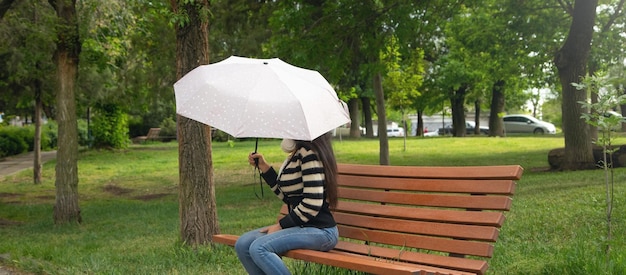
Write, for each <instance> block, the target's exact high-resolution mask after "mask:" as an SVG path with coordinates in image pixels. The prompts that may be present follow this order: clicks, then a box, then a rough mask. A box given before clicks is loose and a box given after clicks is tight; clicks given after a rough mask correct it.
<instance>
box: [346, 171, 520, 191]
mask: <svg viewBox="0 0 626 275" xmlns="http://www.w3.org/2000/svg"><path fill="white" fill-rule="evenodd" d="M338 181H339V182H341V186H345V187H359V188H376V189H391V190H406V191H424V192H447V193H468V194H502V195H512V194H513V193H514V192H515V182H514V181H512V180H489V181H485V180H438V179H415V178H380V177H378V178H374V177H371V176H355V175H339V177H338Z"/></svg>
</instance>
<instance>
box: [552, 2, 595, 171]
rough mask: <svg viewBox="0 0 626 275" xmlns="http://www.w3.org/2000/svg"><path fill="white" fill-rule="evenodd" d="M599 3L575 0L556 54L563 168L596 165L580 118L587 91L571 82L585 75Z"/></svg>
mask: <svg viewBox="0 0 626 275" xmlns="http://www.w3.org/2000/svg"><path fill="white" fill-rule="evenodd" d="M597 6H598V0H576V1H575V4H574V11H573V20H572V25H571V27H570V30H569V34H568V37H567V39H566V40H565V44H564V45H563V47H562V48H561V49H560V50H559V51H558V52H557V53H556V55H555V57H554V64H555V65H556V67H557V69H558V72H559V79H560V81H561V86H562V90H563V103H562V105H561V111H562V115H563V135H564V137H565V152H564V162H563V166H562V168H563V169H564V170H579V169H589V168H593V167H594V166H595V163H594V160H593V152H592V143H591V138H590V133H589V127H588V125H587V124H586V123H585V121H584V120H582V119H581V118H580V117H581V114H582V113H583V112H585V111H586V110H584V108H583V107H582V106H581V105H580V103H578V102H584V101H586V100H587V94H586V91H584V90H583V91H579V90H577V89H576V88H575V87H574V86H572V83H580V82H581V79H582V78H583V77H584V76H585V74H586V69H587V68H586V64H587V58H588V57H589V52H590V49H591V39H592V36H593V26H594V22H595V16H596V7H597Z"/></svg>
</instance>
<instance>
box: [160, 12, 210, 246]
mask: <svg viewBox="0 0 626 275" xmlns="http://www.w3.org/2000/svg"><path fill="white" fill-rule="evenodd" d="M172 8H173V10H174V13H177V14H185V15H186V16H188V19H189V20H188V21H187V23H186V24H184V26H181V25H178V24H177V27H176V75H177V79H180V78H181V77H183V76H184V75H185V74H186V73H188V72H189V71H191V70H193V69H194V68H196V67H198V66H200V65H205V64H208V63H209V38H208V37H209V36H208V26H209V24H208V21H207V19H206V18H205V17H204V16H203V15H204V14H206V13H208V11H207V10H208V8H209V3H208V1H207V0H202V1H195V2H192V1H180V0H179V1H172ZM179 9H180V11H178V10H179ZM178 138H179V140H178V165H179V194H178V199H179V214H180V235H181V240H182V241H183V242H184V243H185V244H187V245H190V246H194V247H195V246H197V245H201V244H207V243H209V242H211V238H212V236H213V235H214V234H218V233H219V225H218V221H217V206H216V203H215V185H214V181H213V158H212V155H211V127H210V126H207V125H205V124H202V123H200V122H197V121H195V120H191V119H188V118H186V117H182V116H178Z"/></svg>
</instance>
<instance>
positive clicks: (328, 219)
mask: <svg viewBox="0 0 626 275" xmlns="http://www.w3.org/2000/svg"><path fill="white" fill-rule="evenodd" d="M307 147H308V146H304V147H301V148H299V149H298V150H296V152H295V153H294V154H292V156H291V157H290V158H288V159H287V160H286V161H285V163H284V164H283V166H282V169H281V172H280V174H279V173H276V170H274V168H270V169H269V170H268V171H266V172H265V173H263V179H265V181H266V182H267V184H268V185H269V186H270V187H271V189H272V191H274V194H276V196H278V198H280V199H281V200H282V201H283V202H285V203H286V204H287V205H289V215H286V216H285V217H283V218H282V219H280V221H279V223H280V226H281V227H282V228H289V227H294V226H302V227H318V228H327V227H333V226H335V225H336V223H335V220H334V218H333V216H332V214H331V213H330V210H329V205H328V202H326V200H325V193H324V166H323V164H322V162H321V161H320V160H319V158H318V156H317V154H316V153H315V151H313V150H311V149H310V148H307Z"/></svg>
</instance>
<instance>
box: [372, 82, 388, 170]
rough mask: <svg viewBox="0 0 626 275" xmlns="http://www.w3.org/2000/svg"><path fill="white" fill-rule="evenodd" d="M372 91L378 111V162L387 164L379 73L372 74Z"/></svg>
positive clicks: (384, 122) (381, 86) (385, 131)
mask: <svg viewBox="0 0 626 275" xmlns="http://www.w3.org/2000/svg"><path fill="white" fill-rule="evenodd" d="M374 93H375V94H376V111H377V112H378V143H379V145H380V149H379V150H380V153H379V154H380V155H379V164H380V165H389V164H390V161H389V138H388V137H387V115H386V113H385V94H384V92H383V79H382V76H381V75H380V73H376V74H375V75H374Z"/></svg>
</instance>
